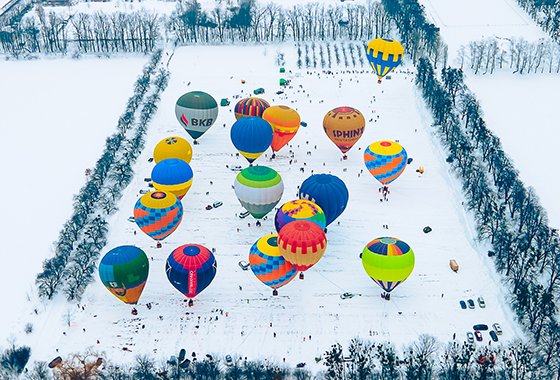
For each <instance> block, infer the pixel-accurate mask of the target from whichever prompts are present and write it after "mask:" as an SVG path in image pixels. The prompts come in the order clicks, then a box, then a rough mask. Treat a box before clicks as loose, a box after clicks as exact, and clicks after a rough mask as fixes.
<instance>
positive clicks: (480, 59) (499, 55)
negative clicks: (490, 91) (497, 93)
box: [459, 37, 560, 74]
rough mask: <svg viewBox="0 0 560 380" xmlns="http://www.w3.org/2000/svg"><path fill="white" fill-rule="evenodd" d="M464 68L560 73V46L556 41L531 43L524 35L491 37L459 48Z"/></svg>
mask: <svg viewBox="0 0 560 380" xmlns="http://www.w3.org/2000/svg"><path fill="white" fill-rule="evenodd" d="M459 61H460V65H461V68H463V67H464V66H465V65H467V66H469V67H470V69H471V70H473V71H474V73H475V74H479V73H480V74H492V73H494V71H495V70H501V69H507V70H511V71H512V72H513V73H519V74H529V73H544V72H546V73H553V72H554V73H560V46H559V45H558V43H556V42H554V41H552V40H550V39H549V40H539V41H536V42H529V41H527V40H525V39H523V38H515V37H512V38H496V37H489V38H485V39H482V40H479V41H471V42H470V43H469V45H468V46H467V47H465V46H462V47H461V49H460V50H459Z"/></svg>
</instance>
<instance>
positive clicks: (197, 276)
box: [165, 244, 218, 298]
mask: <svg viewBox="0 0 560 380" xmlns="http://www.w3.org/2000/svg"><path fill="white" fill-rule="evenodd" d="M217 268H218V267H217V263H216V258H215V257H214V255H213V254H212V252H210V251H209V250H208V248H206V247H204V246H202V245H200V244H185V245H182V246H180V247H179V248H176V249H175V250H174V251H173V252H172V253H171V254H170V255H169V257H168V258H167V261H166V263H165V273H166V274H167V279H168V280H169V282H170V283H171V285H173V286H174V287H175V289H177V290H178V291H180V292H181V293H183V294H184V295H185V297H187V298H194V297H196V296H197V295H198V294H199V293H200V292H202V291H203V290H204V289H206V288H207V287H208V285H210V283H211V282H212V280H213V279H214V277H215V276H216V272H217Z"/></svg>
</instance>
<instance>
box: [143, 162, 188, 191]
mask: <svg viewBox="0 0 560 380" xmlns="http://www.w3.org/2000/svg"><path fill="white" fill-rule="evenodd" d="M151 177H152V183H153V185H154V188H155V189H157V190H160V191H167V192H170V193H173V194H175V196H176V197H177V198H179V199H183V197H184V196H185V194H186V193H187V192H188V191H189V189H190V188H191V185H192V181H193V171H192V169H191V166H190V165H189V164H188V163H187V162H186V161H183V160H180V159H178V158H166V159H165V160H161V161H160V162H158V163H157V165H156V166H154V168H153V169H152V175H151Z"/></svg>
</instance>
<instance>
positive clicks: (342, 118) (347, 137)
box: [323, 107, 366, 159]
mask: <svg viewBox="0 0 560 380" xmlns="http://www.w3.org/2000/svg"><path fill="white" fill-rule="evenodd" d="M365 126H366V119H364V115H362V113H361V112H360V111H358V110H357V109H355V108H352V107H337V108H335V109H332V110H330V111H329V112H328V113H327V114H326V115H325V117H324V118H323V129H324V130H325V133H326V134H327V136H328V137H329V139H331V141H332V142H333V143H334V144H335V145H336V146H337V147H338V149H340V151H341V152H342V153H346V152H348V151H349V150H350V149H351V148H352V147H353V146H354V144H355V143H356V142H357V141H358V140H359V139H360V137H362V134H363V133H364V128H365ZM344 159H346V155H344Z"/></svg>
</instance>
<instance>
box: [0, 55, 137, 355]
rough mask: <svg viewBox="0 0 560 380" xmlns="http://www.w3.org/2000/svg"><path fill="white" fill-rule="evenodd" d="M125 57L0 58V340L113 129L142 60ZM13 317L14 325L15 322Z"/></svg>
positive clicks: (12, 329) (17, 330) (16, 315)
mask: <svg viewBox="0 0 560 380" xmlns="http://www.w3.org/2000/svg"><path fill="white" fill-rule="evenodd" d="M145 61H146V60H145V59H144V58H128V59H122V58H117V59H111V60H106V59H101V60H100V59H83V60H79V61H76V60H70V59H54V60H51V59H44V60H40V61H17V62H9V61H1V62H0V83H1V90H0V152H2V177H3V182H4V185H3V186H2V187H1V188H0V198H1V199H3V200H4V201H3V206H2V211H3V217H2V221H1V222H0V230H1V231H2V246H3V247H2V265H0V289H2V302H3V304H4V307H6V305H9V308H8V309H9V310H13V311H14V312H4V313H2V317H1V321H2V323H0V345H4V343H5V338H7V337H9V336H10V334H13V333H16V334H17V333H20V332H21V330H20V327H21V321H19V317H20V315H19V310H21V309H22V307H23V305H24V303H25V301H26V297H27V294H30V293H31V291H32V289H34V280H35V276H36V274H37V273H38V272H39V271H40V269H41V263H42V261H43V260H44V259H45V258H47V257H50V256H52V255H53V251H52V243H53V242H54V241H55V240H56V239H57V237H58V232H59V231H60V230H61V228H62V225H63V223H64V222H65V221H66V220H67V219H68V218H69V217H70V215H71V213H72V203H73V201H72V196H73V195H74V194H77V193H78V191H79V189H80V187H81V186H82V185H83V184H84V183H85V176H84V170H85V169H86V168H88V167H93V165H94V164H95V162H96V161H97V159H98V158H99V157H100V156H101V151H102V149H103V147H104V145H105V139H106V138H107V137H108V136H109V135H110V134H111V133H113V132H114V131H115V130H116V125H117V119H118V117H119V116H120V114H121V113H122V111H123V110H124V107H125V104H126V101H127V99H128V97H129V96H130V95H131V94H132V88H133V87H132V85H133V83H134V81H135V80H136V77H137V76H138V75H139V74H140V72H141V69H142V66H143V65H144V63H145ZM14 323H17V328H15V327H14Z"/></svg>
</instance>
